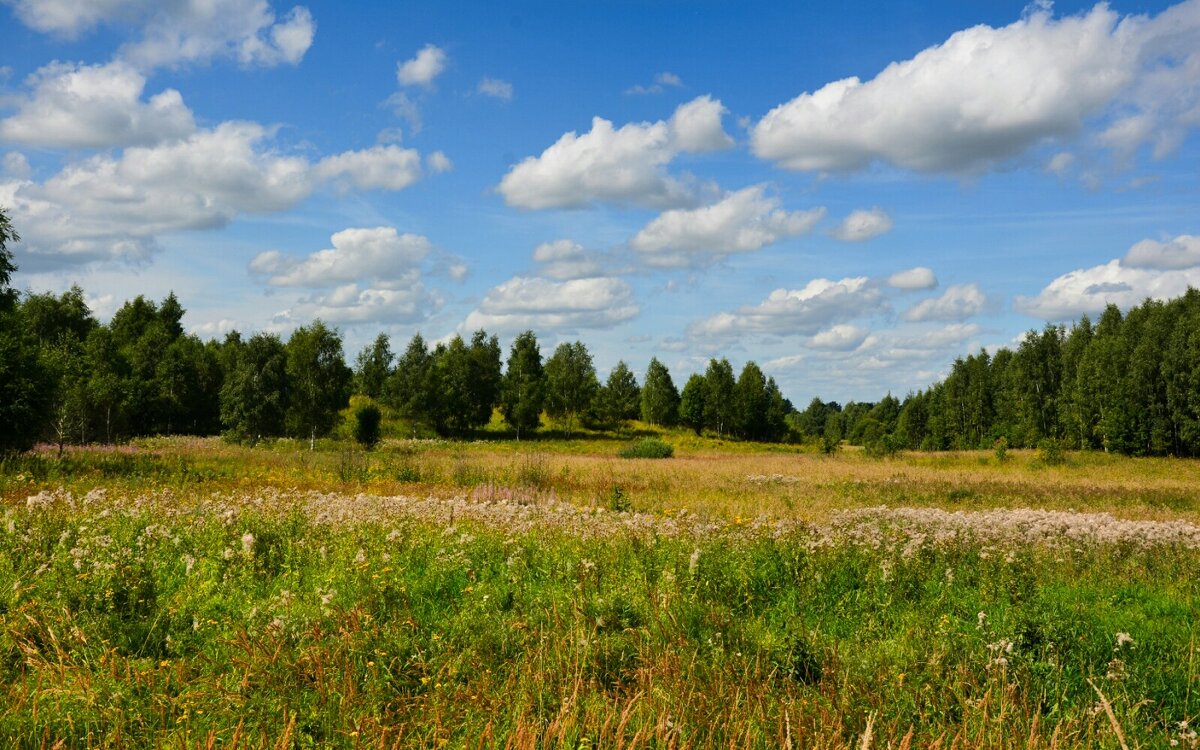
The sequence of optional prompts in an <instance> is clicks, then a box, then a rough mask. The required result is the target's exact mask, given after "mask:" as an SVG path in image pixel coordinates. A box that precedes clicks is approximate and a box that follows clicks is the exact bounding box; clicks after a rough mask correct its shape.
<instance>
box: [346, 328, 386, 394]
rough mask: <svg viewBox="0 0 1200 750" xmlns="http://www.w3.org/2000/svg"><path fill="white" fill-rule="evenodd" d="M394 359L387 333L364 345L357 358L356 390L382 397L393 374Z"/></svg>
mask: <svg viewBox="0 0 1200 750" xmlns="http://www.w3.org/2000/svg"><path fill="white" fill-rule="evenodd" d="M393 359H395V357H394V356H393V354H392V346H391V341H390V340H389V339H388V336H387V334H386V333H381V334H379V335H378V336H376V337H375V341H374V342H372V343H371V344H369V345H367V346H365V347H363V350H362V351H361V352H359V353H358V358H357V359H356V360H355V363H354V388H355V391H356V392H358V393H361V394H362V395H364V396H367V397H369V398H372V399H379V398H382V397H383V393H384V389H385V388H386V387H387V382H388V378H389V377H390V376H391V374H392V360H393Z"/></svg>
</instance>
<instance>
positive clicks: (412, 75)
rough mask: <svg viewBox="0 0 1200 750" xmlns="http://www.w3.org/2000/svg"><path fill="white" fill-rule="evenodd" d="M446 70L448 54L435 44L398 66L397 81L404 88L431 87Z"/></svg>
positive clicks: (423, 48) (426, 46)
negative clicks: (434, 80)
mask: <svg viewBox="0 0 1200 750" xmlns="http://www.w3.org/2000/svg"><path fill="white" fill-rule="evenodd" d="M445 69H446V52H445V51H444V50H443V49H442V48H441V47H438V46H435V45H433V44H426V45H425V46H424V47H422V48H421V50H420V51H419V52H417V55H416V57H414V58H412V59H411V60H405V61H404V62H402V63H397V64H396V80H397V81H399V82H400V85H402V86H431V85H433V79H435V78H437V77H438V75H440V74H441V72H442V71H443V70H445Z"/></svg>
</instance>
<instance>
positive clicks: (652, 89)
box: [625, 70, 683, 94]
mask: <svg viewBox="0 0 1200 750" xmlns="http://www.w3.org/2000/svg"><path fill="white" fill-rule="evenodd" d="M681 86H683V80H682V79H681V78H680V77H679V76H677V75H675V74H674V73H672V72H670V71H666V70H664V71H663V72H662V73H659V74H658V75H656V76H654V83H652V84H650V85H649V86H646V85H643V84H640V83H639V84H636V85H634V86H630V87H629V88H627V89H625V93H626V94H661V93H662V92H663V91H665V90H666V89H667V87H671V88H679V87H681Z"/></svg>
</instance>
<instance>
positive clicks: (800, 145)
mask: <svg viewBox="0 0 1200 750" xmlns="http://www.w3.org/2000/svg"><path fill="white" fill-rule="evenodd" d="M1198 70H1200V6H1198V5H1197V4H1196V3H1195V2H1185V3H1181V4H1180V5H1177V6H1175V7H1173V8H1170V9H1168V10H1167V11H1165V12H1164V13H1162V14H1160V15H1159V16H1158V17H1156V18H1153V19H1147V18H1145V17H1142V16H1130V17H1126V18H1123V19H1122V18H1120V17H1119V16H1118V14H1117V13H1116V12H1114V11H1113V10H1111V9H1110V8H1109V7H1108V6H1107V5H1104V4H1098V5H1096V6H1095V7H1094V8H1092V9H1091V10H1090V11H1088V12H1086V13H1083V14H1081V15H1078V16H1070V17H1065V18H1054V17H1053V16H1052V14H1051V11H1050V10H1049V6H1048V4H1047V5H1044V6H1036V7H1034V8H1033V9H1032V10H1031V11H1029V12H1027V13H1026V15H1025V16H1024V17H1023V18H1021V19H1020V20H1019V21H1016V22H1015V23H1012V24H1010V25H1008V26H1005V27H1002V28H992V27H989V26H984V25H980V26H976V27H973V28H970V29H966V30H963V31H959V32H957V33H955V34H953V35H952V36H951V37H950V38H949V39H947V40H946V41H945V42H944V43H942V44H939V45H936V46H933V47H930V48H929V49H926V50H924V51H922V52H921V53H919V54H917V55H916V56H915V57H913V58H911V59H909V60H904V61H901V62H895V63H892V64H891V65H889V66H887V68H885V69H884V70H883V71H882V72H880V73H879V74H878V75H877V76H876V77H875V78H873V79H870V80H868V81H865V82H864V81H861V80H860V79H858V78H846V79H843V80H840V81H833V82H831V83H828V84H826V85H825V86H823V87H822V88H820V89H818V90H817V91H814V92H811V93H804V94H801V95H800V96H798V97H796V98H795V99H792V100H791V101H789V102H787V103H785V104H782V105H780V106H778V107H775V108H774V109H772V110H771V111H770V112H769V113H767V115H766V116H765V117H763V118H762V119H761V120H760V121H759V122H758V123H757V124H756V125H755V126H754V128H753V131H752V145H753V150H754V153H755V154H756V155H758V156H759V157H760V158H762V159H767V160H770V161H773V162H776V163H777V164H778V165H779V166H782V167H784V168H786V169H793V170H803V171H852V170H859V169H863V168H865V167H867V166H869V165H871V164H872V163H874V162H883V163H887V164H891V165H894V166H898V167H903V168H907V169H913V170H917V171H922V172H963V171H973V170H979V169H983V168H987V167H989V166H992V165H994V164H996V163H999V162H1003V161H1006V160H1010V159H1012V158H1014V157H1016V156H1018V155H1020V154H1022V153H1024V152H1025V151H1027V150H1028V149H1030V148H1032V147H1034V146H1036V145H1038V144H1040V143H1043V142H1044V141H1047V140H1051V139H1061V138H1065V137H1070V136H1073V135H1075V134H1077V133H1079V132H1081V131H1082V130H1083V129H1084V126H1085V123H1086V122H1087V121H1088V120H1089V119H1090V118H1093V117H1097V116H1100V115H1103V114H1105V113H1109V112H1110V111H1119V112H1118V114H1116V115H1114V117H1113V118H1112V119H1110V124H1109V126H1108V127H1107V130H1106V132H1105V133H1104V135H1103V139H1105V140H1107V143H1106V144H1105V145H1108V146H1109V147H1119V148H1125V149H1129V148H1132V147H1134V146H1136V145H1137V144H1140V143H1142V142H1145V141H1147V140H1157V143H1156V151H1162V152H1166V151H1167V150H1169V149H1170V148H1171V147H1173V145H1174V144H1176V143H1177V142H1178V140H1179V139H1180V133H1181V132H1186V129H1187V128H1189V127H1194V126H1195V125H1196V118H1195V107H1196V105H1197V103H1198V102H1200V91H1198V90H1197V86H1196V83H1195V82H1196V80H1197V72H1198ZM1118 105H1119V106H1118ZM1057 166H1060V167H1061V166H1063V164H1062V160H1059V162H1058V165H1057Z"/></svg>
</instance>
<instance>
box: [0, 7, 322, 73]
mask: <svg viewBox="0 0 1200 750" xmlns="http://www.w3.org/2000/svg"><path fill="white" fill-rule="evenodd" d="M6 2H8V3H9V4H10V5H12V6H13V10H14V11H15V13H16V16H17V18H19V19H20V20H21V22H22V23H24V24H25V25H26V26H29V27H30V28H32V29H36V30H37V31H41V32H45V33H50V34H55V35H58V36H63V37H67V38H76V37H79V36H81V35H82V34H84V33H86V32H90V31H92V30H94V29H96V28H97V27H99V26H105V25H108V26H117V25H120V26H133V27H134V28H135V29H137V33H138V34H139V38H138V39H137V40H136V41H133V42H130V43H128V44H126V45H124V46H123V47H122V48H121V49H120V51H119V52H118V55H117V56H118V58H119V59H120V60H122V61H124V62H127V63H130V64H132V65H135V66H137V67H139V68H156V67H159V66H163V65H177V64H180V63H205V62H209V61H211V60H214V59H220V58H228V59H234V60H237V61H238V62H239V63H240V64H242V65H245V66H263V67H271V66H275V65H282V64H288V65H296V64H297V63H299V62H300V60H302V59H303V58H304V54H305V53H306V52H307V51H308V48H309V47H311V46H312V41H313V36H314V35H315V34H316V24H315V22H314V21H313V17H312V14H311V13H310V12H309V11H308V9H307V8H305V7H303V6H296V7H294V8H292V9H291V10H290V11H288V12H287V13H286V14H284V15H283V17H282V18H280V17H278V16H276V14H275V11H273V10H272V9H271V6H270V4H269V3H268V2H267V0H205V1H204V2H162V1H161V0H97V1H95V2H79V0H6Z"/></svg>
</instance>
